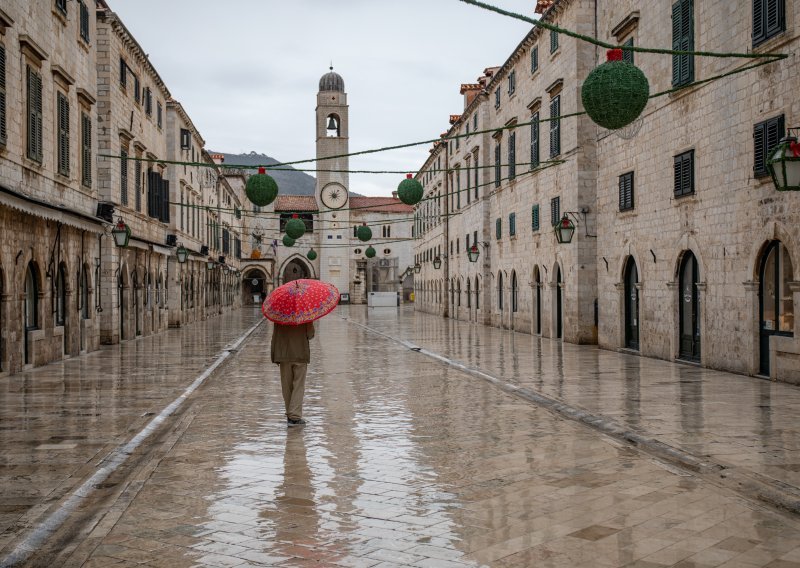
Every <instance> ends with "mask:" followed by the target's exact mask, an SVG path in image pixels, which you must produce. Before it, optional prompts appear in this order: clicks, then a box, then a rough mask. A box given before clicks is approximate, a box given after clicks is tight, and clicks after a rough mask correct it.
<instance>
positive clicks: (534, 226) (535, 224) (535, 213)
mask: <svg viewBox="0 0 800 568" xmlns="http://www.w3.org/2000/svg"><path fill="white" fill-rule="evenodd" d="M531 230H532V231H538V230H539V205H538V204H537V205H532V206H531Z"/></svg>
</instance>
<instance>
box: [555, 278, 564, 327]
mask: <svg viewBox="0 0 800 568" xmlns="http://www.w3.org/2000/svg"><path fill="white" fill-rule="evenodd" d="M555 284H556V289H555V296H556V298H555V300H556V301H555V310H556V313H555V317H556V339H561V338H562V337H563V335H564V326H563V323H562V321H561V320H562V316H563V308H562V306H561V300H562V299H561V266H559V265H556V273H555Z"/></svg>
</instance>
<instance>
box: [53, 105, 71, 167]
mask: <svg viewBox="0 0 800 568" xmlns="http://www.w3.org/2000/svg"><path fill="white" fill-rule="evenodd" d="M56 111H57V115H58V116H57V124H56V129H57V131H58V138H57V142H58V143H57V150H56V152H57V156H56V162H57V165H58V173H59V174H61V175H62V176H68V175H69V101H68V100H67V97H65V96H64V95H63V94H62V93H57V94H56Z"/></svg>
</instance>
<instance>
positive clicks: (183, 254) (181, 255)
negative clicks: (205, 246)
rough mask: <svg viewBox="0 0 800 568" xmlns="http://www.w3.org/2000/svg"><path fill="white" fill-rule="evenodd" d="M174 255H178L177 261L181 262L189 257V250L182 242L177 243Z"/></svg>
mask: <svg viewBox="0 0 800 568" xmlns="http://www.w3.org/2000/svg"><path fill="white" fill-rule="evenodd" d="M175 256H177V257H178V262H180V263H181V264H183V263H184V262H186V259H187V258H189V251H188V250H186V247H185V246H183V245H182V244H180V245H178V250H176V251H175Z"/></svg>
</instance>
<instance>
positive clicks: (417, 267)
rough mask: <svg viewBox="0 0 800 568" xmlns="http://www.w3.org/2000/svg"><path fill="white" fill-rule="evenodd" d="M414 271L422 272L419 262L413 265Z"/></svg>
mask: <svg viewBox="0 0 800 568" xmlns="http://www.w3.org/2000/svg"><path fill="white" fill-rule="evenodd" d="M414 272H416V273H417V274H419V273H420V272H422V265H421V264H420V263H419V262H418V263H416V264H415V265H414Z"/></svg>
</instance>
